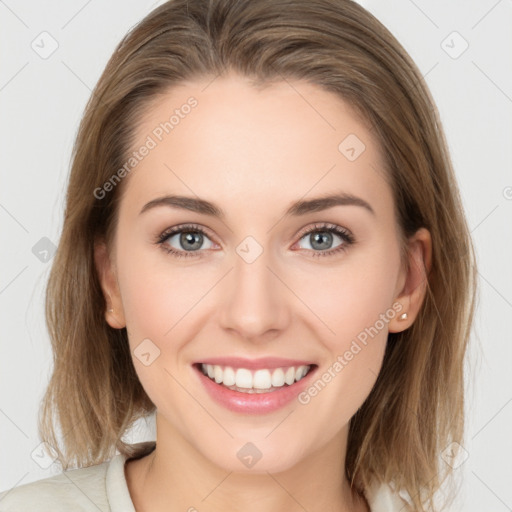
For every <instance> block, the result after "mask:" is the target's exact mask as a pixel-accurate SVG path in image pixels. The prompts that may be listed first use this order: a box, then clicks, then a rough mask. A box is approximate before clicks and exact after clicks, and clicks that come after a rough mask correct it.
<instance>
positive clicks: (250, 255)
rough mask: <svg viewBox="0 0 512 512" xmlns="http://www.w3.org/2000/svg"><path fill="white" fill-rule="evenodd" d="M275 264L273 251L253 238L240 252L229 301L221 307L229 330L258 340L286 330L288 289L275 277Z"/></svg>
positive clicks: (230, 286)
mask: <svg viewBox="0 0 512 512" xmlns="http://www.w3.org/2000/svg"><path fill="white" fill-rule="evenodd" d="M274 263H275V262H274ZM274 263H273V258H272V256H271V251H269V250H265V249H264V248H263V247H262V246H261V245H260V244H259V243H258V242H256V240H255V239H252V237H247V239H245V240H244V241H242V242H241V243H240V244H239V246H238V247H237V248H236V254H235V255H234V259H233V264H234V269H233V271H232V272H231V273H230V274H231V276H230V278H229V279H227V283H226V286H227V287H228V290H227V292H226V300H225V301H223V304H222V306H221V307H222V308H223V309H222V314H221V319H222V326H223V327H224V328H225V329H232V330H235V331H237V332H238V333H239V335H240V336H242V337H244V338H251V339H256V338H258V337H259V336H263V335H264V334H265V333H266V332H267V331H276V330H281V329H283V328H284V327H285V325H286V322H287V321H288V318H289V314H288V309H287V302H286V297H285V287H284V286H283V284H282V283H281V282H280V281H279V279H277V277H276V276H275V275H274V273H275V272H276V271H275V269H274V268H273V267H275V266H276V265H275V264H274ZM269 267H270V268H269ZM270 269H272V271H271V270H270Z"/></svg>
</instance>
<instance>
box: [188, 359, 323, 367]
mask: <svg viewBox="0 0 512 512" xmlns="http://www.w3.org/2000/svg"><path fill="white" fill-rule="evenodd" d="M201 363H202V364H211V365H214V366H231V367H232V368H247V369H248V370H258V369H265V368H269V369H270V368H283V367H290V366H308V365H313V364H314V363H312V362H310V361H303V360H302V361H301V360H299V359H286V358H281V357H261V358H259V359H246V358H243V357H209V358H207V359H202V360H201V361H197V363H196V364H201Z"/></svg>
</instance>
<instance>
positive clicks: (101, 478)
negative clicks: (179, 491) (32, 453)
mask: <svg viewBox="0 0 512 512" xmlns="http://www.w3.org/2000/svg"><path fill="white" fill-rule="evenodd" d="M134 446H136V447H137V452H136V455H135V457H133V458H140V457H143V456H144V455H147V454H148V453H151V452H152V451H153V450H154V448H155V441H145V442H142V443H137V444H136V445H134ZM126 459H127V457H126V455H123V454H118V455H115V456H114V457H113V458H112V459H111V460H110V461H108V462H104V463H103V464H97V465H95V466H89V467H87V468H79V469H71V470H67V471H64V472H63V473H61V474H59V475H55V476H51V477H48V478H44V479H42V480H38V481H36V482H30V483H28V484H24V485H20V486H18V487H14V488H13V489H9V490H6V491H3V492H2V493H0V512H35V511H37V512H70V511H73V512H99V511H101V512H136V510H135V507H134V506H133V502H132V499H131V497H130V492H129V490H128V485H127V483H126V477H125V472H124V466H125V462H126ZM365 495H366V499H367V500H368V503H369V505H370V509H371V512H398V511H400V512H405V511H407V510H409V509H408V508H407V502H406V501H405V500H404V499H403V498H401V496H400V495H399V494H395V493H394V492H393V491H392V488H391V487H390V486H389V485H385V484H381V485H375V486H374V487H373V488H372V489H369V490H368V491H367V492H366V493H365Z"/></svg>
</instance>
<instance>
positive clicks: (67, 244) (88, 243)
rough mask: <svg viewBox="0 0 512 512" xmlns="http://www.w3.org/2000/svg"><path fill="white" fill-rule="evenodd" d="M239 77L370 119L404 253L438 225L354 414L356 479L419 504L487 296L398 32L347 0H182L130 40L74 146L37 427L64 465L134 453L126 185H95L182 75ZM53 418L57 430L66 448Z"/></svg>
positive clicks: (459, 408)
mask: <svg viewBox="0 0 512 512" xmlns="http://www.w3.org/2000/svg"><path fill="white" fill-rule="evenodd" d="M229 72H235V73H238V74H239V75H241V76H244V77H247V78H248V79H250V80H251V83H252V84H259V85H267V84H271V83H272V82H278V81H282V80H305V81H307V82H309V83H311V84H314V85H317V86H319V87H321V88H323V89H324V90H326V91H329V92H333V93H335V94H336V95H337V96H338V97H339V98H340V99H342V100H344V101H345V102H347V103H348V104H349V105H350V106H351V107H352V108H354V109H355V111H356V112H357V113H358V114H359V115H360V116H361V118H362V119H364V120H366V121H367V123H368V124H369V126H370V127H371V131H372V132H373V133H374V134H375V136H376V140H377V141H378V143H379V145H380V148H381V150H382V154H383V155H384V160H385V175H386V178H387V179H388V181H389V184H390V186H391V188H392V192H393V196H394V201H395V211H396V217H397V225H398V228H399V232H400V236H401V243H402V250H403V251H404V254H406V252H405V251H406V249H405V247H406V245H405V242H406V240H407V239H408V238H409V237H410V236H411V235H413V234H414V233H415V232H416V231H417V230H418V229H419V228H420V227H425V228H427V229H428V230H429V231H430V234H431V238H432V266H431V269H430V271H429V273H428V282H427V292H426V295H425V299H424V301H423V303H422V306H421V309H420V311H419V314H418V316H417V318H416V320H415V321H414V323H413V324H412V325H411V326H410V327H409V328H408V329H406V330H405V331H403V332H400V333H390V334H389V335H388V340H387V346H386V352H385V355H384V360H383V365H382V369H381V372H380V374H379V376H378V378H377V380H376V383H375V385H374V387H373V389H372V391H371V392H370V394H369V396H368V397H367V399H366V400H365V402H364V403H363V404H362V406H361V407H360V408H359V410H358V411H357V412H356V414H355V415H354V416H353V417H352V419H351V421H350V428H349V437H348V447H347V454H346V460H345V472H346V475H347V477H348V479H349V481H350V483H351V485H352V486H354V488H355V489H357V490H359V491H361V490H362V489H365V488H367V487H369V486H370V485H371V483H372V482H373V481H374V480H378V481H382V482H394V484H395V485H396V487H397V488H399V489H404V490H406V491H407V492H408V493H409V495H410V496H411V499H412V502H413V503H414V506H415V508H416V509H417V510H420V511H423V510H424V508H423V507H425V506H427V505H426V504H427V502H428V505H429V507H434V505H433V497H434V494H435V493H436V491H437V490H438V489H439V488H440V486H441V484H442V483H443V481H444V479H445V478H446V476H448V475H449V474H450V468H449V467H448V465H444V466H443V462H441V460H440V453H441V451H442V450H443V449H444V448H446V447H447V446H448V445H449V444H450V443H451V442H458V443H460V444H461V443H462V439H463V436H464V357H465V353H466V347H467V343H468V340H469V336H470V330H471V325H472V320H473V314H474V308H475V297H476V265H475V255H474V248H473V245H472V240H471V238H470V234H469V230H468V226H467V223H466V219H465V216H464V213H463V207H462V203H461V199H460V196H459V191H458V187H457V182H456V179H455V175H454V171H453V168H452V164H451V161H450V157H449V153H448V149H447V143H446V139H445V135H444V132H443V129H442V126H441V123H440V119H439V114H438V111H437V108H436V106H435V103H434V101H433V99H432V97H431V95H430V92H429V90H428V87H427V85H426V84H425V81H424V79H423V77H422V75H421V73H420V72H419V70H418V68H417V67H416V65H415V64H414V62H413V61H412V59H411V58H410V56H409V55H408V54H407V52H406V51H405V50H404V49H403V47H402V46H401V45H400V43H399V42H398V41H397V40H396V39H395V38H394V36H393V35H392V34H391V33H390V32H389V31H388V30H387V29H386V28H385V27H384V26H383V25H382V24H381V23H380V22H379V21H378V20H377V19H376V18H375V17H374V16H373V15H371V14H370V13H369V12H367V11H366V10H365V9H363V8H362V7H361V6H360V5H358V4H357V3H355V2H353V1H351V0H314V1H312V0H172V1H169V2H167V3H165V4H163V5H161V6H160V7H158V8H156V9H155V10H154V11H152V12H151V13H150V14H149V15H148V16H146V17H145V18H144V19H143V20H142V21H141V22H140V23H138V24H137V25H136V26H135V27H133V28H132V29H131V30H130V31H129V33H128V34H127V35H126V36H125V37H124V38H123V39H122V40H121V42H120V43H119V45H118V47H117V48H116V50H115V52H114V54H113V55H112V57H111V58H110V60H109V62H108V64H107V66H106V68H105V70H104V72H103V74H102V76H101V78H100V80H99V82H98V83H97V85H96V87H95V89H94V91H93V93H92V95H91V97H90V99H89V102H88V104H87V106H86V109H85V112H84V115H83V118H82V121H81V124H80V126H79V129H78V133H77V138H76V141H75V145H74V148H73V154H72V166H71V172H70V177H69V184H68V188H67V195H66V208H65V217H64V224H63V230H62V235H61V238H60V242H59V246H58V249H57V252H56V255H55V257H54V261H53V265H52V269H51V274H50V277H49V282H48V286H47V290H46V321H47V325H48V329H49V334H50V339H51V343H52V349H53V370H52V374H51V377H50V381H49V384H48V388H47V390H46V393H45V395H44V397H43V401H42V403H41V409H40V411H39V418H38V421H39V423H38V426H39V433H40V436H41V438H42V440H44V441H45V442H46V443H47V444H48V445H49V446H50V447H52V448H54V450H55V451H56V453H57V458H58V460H59V462H60V463H61V464H62V465H63V467H64V469H67V468H69V467H70V466H72V465H73V466H77V467H84V466H89V465H94V464H98V463H101V462H104V461H105V460H107V459H109V458H111V457H112V456H113V455H115V453H116V450H118V451H119V452H121V453H122V454H126V455H127V456H131V455H132V454H133V446H132V445H130V444H128V443H126V442H125V441H124V440H123V436H124V435H125V433H126V431H127V430H128V429H129V428H131V427H132V426H133V425H134V422H135V421H136V420H137V419H139V418H143V417H146V416H147V415H148V414H150V413H152V412H154V411H155V405H154V404H153V403H152V401H151V400H150V398H149V397H148V396H147V394H146V392H145V391H144V389H143V387H142V385H141V384H140V382H139V379H138V377H137V374H136V372H135V368H134V366H133V362H132V359H131V355H130V349H129V344H128V337H127V332H126V329H125V328H124V329H113V328H111V327H110V326H109V325H108V324H107V322H106V320H105V316H104V315H105V310H106V301H105V298H104V295H103V292H102V289H101V286H100V281H99V278H98V275H97V270H96V268H95V264H94V244H95V242H96V241H98V240H101V239H103V240H106V241H107V242H108V243H109V244H110V243H111V241H112V236H113V233H115V229H116V223H117V215H118V206H119V202H120V198H121V196H122V190H123V187H124V186H126V181H127V179H124V180H123V182H122V183H120V184H119V186H116V187H114V189H113V190H112V191H111V192H109V193H108V194H105V195H104V197H102V198H98V197H96V196H97V195H98V194H95V193H94V191H95V190H97V189H98V187H100V188H101V187H102V186H103V185H104V184H105V183H106V182H107V181H108V180H109V179H111V177H112V174H113V170H115V169H118V168H120V167H122V166H123V163H124V162H126V160H127V155H128V154H129V152H130V149H133V148H131V146H132V145H133V143H134V137H135V131H136V128H137V126H138V124H139V123H140V121H141V116H142V115H143V114H144V112H146V111H147V109H148V108H149V106H150V105H151V104H152V101H154V100H155V99H158V97H160V96H161V95H163V94H165V93H166V92H168V91H169V90H171V89H172V87H173V86H176V85H178V84H180V83H183V82H184V81H192V80H194V79H198V80H199V79H208V78H210V79H213V78H214V77H216V76H223V75H226V74H227V73H229ZM57 427H60V429H61V435H62V446H59V440H58V435H57Z"/></svg>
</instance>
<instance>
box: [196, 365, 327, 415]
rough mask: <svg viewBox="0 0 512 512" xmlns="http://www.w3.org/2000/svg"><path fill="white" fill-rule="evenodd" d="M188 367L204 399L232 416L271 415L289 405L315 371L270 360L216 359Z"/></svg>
mask: <svg viewBox="0 0 512 512" xmlns="http://www.w3.org/2000/svg"><path fill="white" fill-rule="evenodd" d="M227 363H229V364H227ZM305 363H306V364H305ZM192 366H193V368H194V369H195V373H196V375H197V376H198V378H199V381H200V383H201V384H202V386H203V389H205V391H206V393H207V396H209V397H210V398H211V399H212V400H213V401H214V402H215V403H217V404H218V405H220V406H222V407H224V408H226V409H228V410H230V411H232V412H236V413H244V414H265V413H271V412H274V411H277V410H280V409H282V408H283V407H285V406H286V405H288V404H290V403H292V402H293V401H294V400H295V399H296V398H297V396H298V395H299V393H301V392H302V391H303V390H304V389H305V388H306V387H307V386H308V385H309V384H310V383H311V380H312V379H313V376H314V374H315V373H316V370H317V369H318V366H317V365H316V364H313V363H307V362H306V361H292V360H284V359H274V358H269V359H262V360H259V361H255V360H253V361H248V360H245V359H244V360H243V359H237V358H230V359H229V360H228V359H222V360H220V359H216V360H209V361H208V362H206V361H205V362H198V363H194V364H193V365H192Z"/></svg>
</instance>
